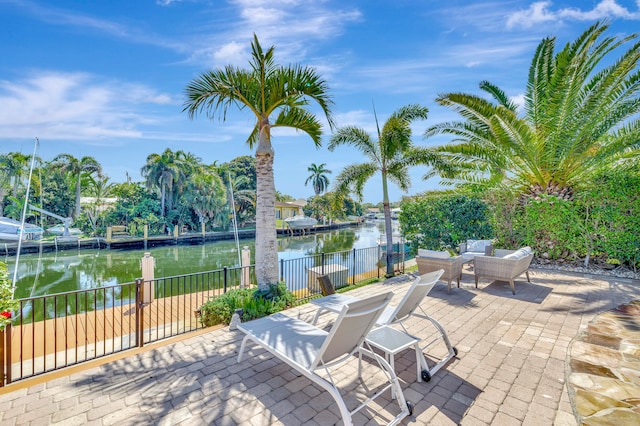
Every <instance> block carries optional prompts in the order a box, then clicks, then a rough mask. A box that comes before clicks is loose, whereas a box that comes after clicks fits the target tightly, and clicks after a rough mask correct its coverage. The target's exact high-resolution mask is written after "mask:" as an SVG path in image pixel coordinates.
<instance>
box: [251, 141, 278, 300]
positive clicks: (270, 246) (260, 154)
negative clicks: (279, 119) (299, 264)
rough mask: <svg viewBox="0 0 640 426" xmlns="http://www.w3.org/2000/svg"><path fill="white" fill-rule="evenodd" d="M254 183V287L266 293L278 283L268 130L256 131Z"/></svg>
mask: <svg viewBox="0 0 640 426" xmlns="http://www.w3.org/2000/svg"><path fill="white" fill-rule="evenodd" d="M256 186H257V187H256V280H257V281H258V289H259V290H260V291H264V292H267V291H268V290H269V285H270V284H276V283H277V282H278V248H277V234H276V187H275V181H274V177H273V149H272V147H271V141H270V140H269V135H268V130H267V131H264V130H263V131H262V132H260V141H259V143H258V148H257V149H256Z"/></svg>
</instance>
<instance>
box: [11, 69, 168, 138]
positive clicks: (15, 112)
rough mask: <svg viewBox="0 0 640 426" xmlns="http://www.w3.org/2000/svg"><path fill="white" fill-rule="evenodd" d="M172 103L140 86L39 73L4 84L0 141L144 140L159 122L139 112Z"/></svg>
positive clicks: (149, 89) (90, 78) (82, 74)
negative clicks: (34, 138)
mask: <svg viewBox="0 0 640 426" xmlns="http://www.w3.org/2000/svg"><path fill="white" fill-rule="evenodd" d="M174 103H176V102H175V101H173V100H172V98H171V96H169V95H167V94H164V93H158V92H157V91H155V90H153V89H151V88H148V87H145V86H142V85H138V84H130V83H122V82H119V81H108V82H98V81H97V79H96V77H95V76H91V75H89V74H84V73H66V74H65V73H56V72H46V71H39V72H37V73H33V74H32V75H31V76H29V77H27V78H25V79H24V80H21V81H6V80H4V81H0V139H11V138H25V137H32V136H34V135H41V136H42V137H44V136H45V135H46V138H47V139H50V140H51V139H65V140H89V141H91V140H93V139H101V138H112V137H124V138H132V137H141V136H142V133H143V131H142V130H141V128H142V127H143V126H145V125H148V124H153V123H157V122H159V121H160V120H159V119H157V118H156V117H154V116H153V115H151V114H147V113H142V112H140V110H141V109H142V107H146V108H148V107H149V106H151V105H167V104H174Z"/></svg>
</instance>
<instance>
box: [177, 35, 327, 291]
mask: <svg viewBox="0 0 640 426" xmlns="http://www.w3.org/2000/svg"><path fill="white" fill-rule="evenodd" d="M274 50H275V48H274V47H273V46H272V47H270V48H269V49H267V50H266V51H264V50H263V49H262V46H260V42H259V41H258V37H257V36H256V35H254V37H253V42H252V43H251V51H252V52H251V61H250V68H249V69H241V68H238V67H235V66H232V65H228V66H226V67H225V68H218V69H214V70H210V71H207V72H204V73H203V74H201V75H200V76H199V77H197V78H195V79H194V80H193V81H191V83H189V84H188V85H187V88H186V97H187V100H186V101H185V107H184V111H187V112H188V114H189V117H191V118H193V117H195V116H196V115H197V113H199V112H205V113H206V115H207V117H209V118H211V119H212V118H214V117H215V116H216V115H219V116H221V117H222V119H223V120H224V119H225V118H226V114H227V112H228V111H229V109H230V108H232V107H237V108H238V109H240V110H244V109H246V110H249V111H251V112H252V113H253V115H254V116H255V126H254V127H253V130H252V131H251V134H250V135H249V138H248V139H247V144H248V145H249V147H250V148H251V149H253V148H254V147H255V148H256V151H255V157H256V174H257V189H256V196H257V201H256V256H255V260H256V279H257V281H258V286H259V289H260V290H261V291H264V292H267V291H268V290H269V285H270V284H275V283H276V282H277V281H278V250H277V245H276V217H275V183H274V177H273V158H274V150H273V146H272V144H271V129H272V128H274V127H291V128H294V129H297V130H301V131H303V132H304V133H306V134H308V135H309V136H310V137H311V139H312V140H313V142H314V143H315V145H316V147H318V146H320V144H321V143H322V141H321V139H320V136H321V134H322V125H321V123H320V121H319V120H318V119H317V117H316V116H315V115H313V114H312V113H311V112H309V111H308V110H307V109H306V107H307V106H308V104H309V102H310V101H315V102H316V103H317V104H318V105H319V106H320V107H321V108H322V111H323V112H324V114H325V116H326V118H327V120H328V122H329V125H330V126H333V122H332V119H331V111H330V105H331V103H332V102H331V100H330V98H329V96H328V94H327V90H328V88H327V84H326V82H325V81H324V80H323V79H322V78H320V77H319V76H318V74H317V73H316V71H315V70H313V69H312V68H308V67H301V66H288V67H283V66H278V65H276V64H275V62H274V59H273V54H274ZM274 115H275V117H273V116H274Z"/></svg>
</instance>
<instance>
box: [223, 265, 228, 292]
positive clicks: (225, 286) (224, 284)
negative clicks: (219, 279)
mask: <svg viewBox="0 0 640 426" xmlns="http://www.w3.org/2000/svg"><path fill="white" fill-rule="evenodd" d="M223 273H224V277H223V293H226V292H227V267H226V266H225V267H224V269H223Z"/></svg>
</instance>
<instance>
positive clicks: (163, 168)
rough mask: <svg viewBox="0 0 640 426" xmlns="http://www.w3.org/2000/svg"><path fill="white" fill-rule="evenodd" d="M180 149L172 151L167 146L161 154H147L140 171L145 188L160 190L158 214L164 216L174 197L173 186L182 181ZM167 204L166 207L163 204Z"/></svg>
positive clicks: (182, 154) (182, 167) (180, 183)
mask: <svg viewBox="0 0 640 426" xmlns="http://www.w3.org/2000/svg"><path fill="white" fill-rule="evenodd" d="M183 157H184V153H183V152H182V151H178V152H173V151H172V150H171V149H169V148H167V149H165V150H164V152H163V153H162V154H155V153H153V154H149V155H148V156H147V163H146V164H145V165H144V166H142V168H141V169H140V173H141V174H142V177H144V178H145V179H146V183H147V188H148V189H152V188H157V189H159V190H160V214H161V216H162V217H164V216H165V214H166V210H169V209H171V207H172V206H173V199H174V186H180V185H182V184H183V182H184V178H185V173H184V171H185V170H184V168H185V166H184V161H183V160H182V158H183ZM167 204H168V209H165V206H166V205H167Z"/></svg>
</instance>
